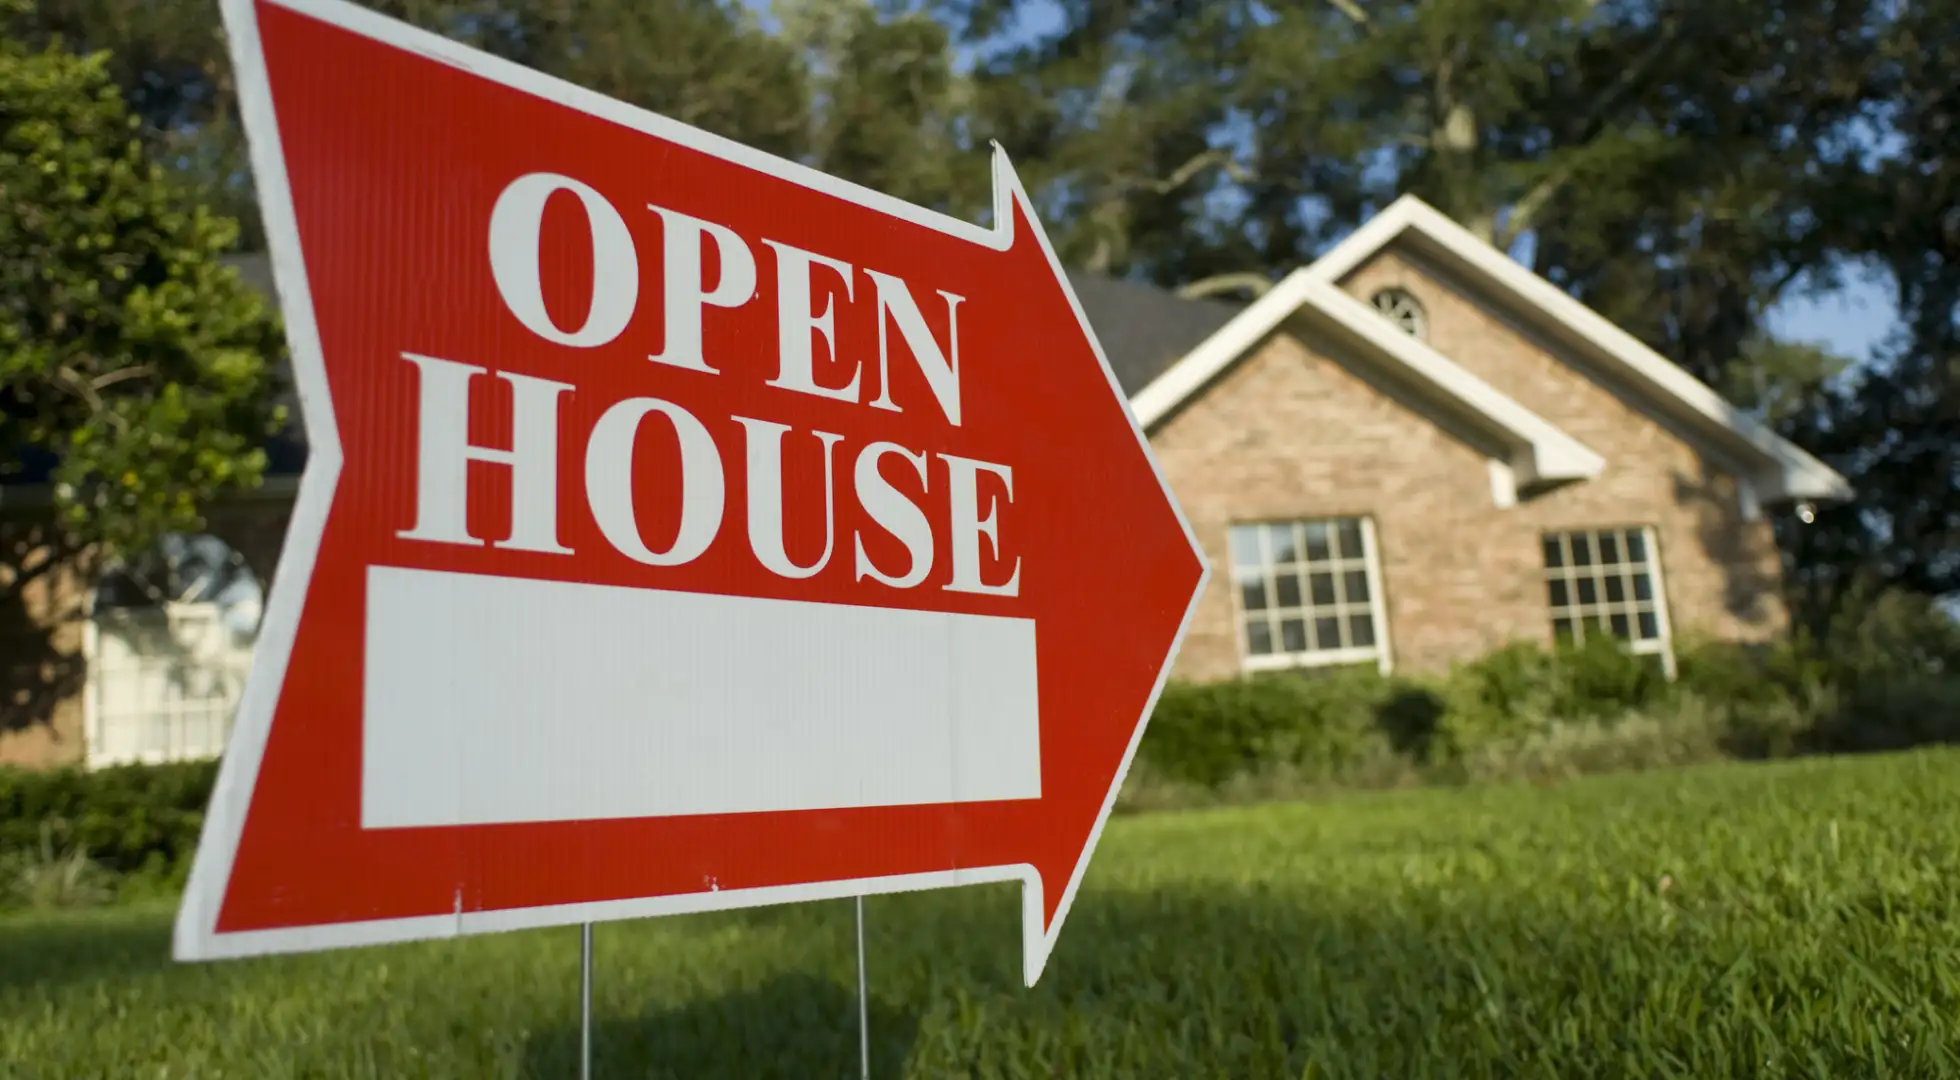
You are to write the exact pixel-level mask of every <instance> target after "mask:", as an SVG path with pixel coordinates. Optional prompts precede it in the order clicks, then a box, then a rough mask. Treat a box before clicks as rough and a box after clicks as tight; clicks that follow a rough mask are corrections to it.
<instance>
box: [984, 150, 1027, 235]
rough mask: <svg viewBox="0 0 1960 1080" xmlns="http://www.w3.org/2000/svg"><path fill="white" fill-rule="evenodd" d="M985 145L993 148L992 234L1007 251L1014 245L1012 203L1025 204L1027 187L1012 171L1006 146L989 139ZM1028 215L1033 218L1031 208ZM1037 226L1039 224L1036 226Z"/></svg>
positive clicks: (1012, 167)
mask: <svg viewBox="0 0 1960 1080" xmlns="http://www.w3.org/2000/svg"><path fill="white" fill-rule="evenodd" d="M987 145H989V146H991V147H993V150H994V236H995V237H996V239H997V242H998V243H999V245H1000V250H1002V251H1007V250H1009V249H1011V248H1012V247H1013V246H1014V235H1015V233H1014V217H1015V212H1014V204H1015V202H1016V201H1017V200H1018V201H1019V202H1021V203H1023V204H1026V203H1027V201H1028V193H1027V189H1026V188H1023V187H1022V186H1021V177H1020V174H1018V173H1016V172H1015V171H1014V163H1013V162H1012V161H1010V160H1008V157H1007V148H1006V147H1004V146H1002V145H1001V144H1000V143H999V142H998V141H996V140H992V139H989V140H988V141H987ZM1028 217H1029V219H1030V220H1032V219H1033V217H1034V213H1033V208H1031V207H1030V208H1029V213H1028ZM1037 227H1039V226H1037Z"/></svg>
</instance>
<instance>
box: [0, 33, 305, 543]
mask: <svg viewBox="0 0 1960 1080" xmlns="http://www.w3.org/2000/svg"><path fill="white" fill-rule="evenodd" d="M22 10H23V9H22V6H21V5H20V4H19V3H15V4H14V5H13V11H12V12H4V13H0V14H15V15H18V14H20V13H21V11H22ZM136 127H137V122H136V121H135V120H134V118H132V117H131V115H130V114H129V112H128V110H127V108H126V107H125V105H124V103H123V101H122V98H121V95H120V94H119V93H118V92H117V90H116V88H115V86H114V85H113V84H112V83H111V81H110V77H109V67H108V63H107V61H106V60H105V58H103V57H101V56H99V55H97V56H89V57H83V56H77V55H74V54H72V53H69V52H67V51H64V50H63V49H62V48H61V47H60V46H59V43H53V44H49V45H45V46H40V47H30V46H29V45H27V44H25V43H24V42H22V41H21V40H20V39H18V38H13V37H8V38H5V39H0V192H4V197H0V446H4V448H5V459H4V460H5V461H6V463H7V467H8V468H13V469H19V468H21V467H23V466H29V467H31V466H32V465H34V464H35V463H36V462H37V461H38V462H52V463H53V478H54V480H55V491H56V502H57V507H58V509H59V514H60V518H61V521H62V522H63V524H64V525H65V526H67V528H68V529H69V530H70V532H71V538H72V539H73V540H74V541H76V542H78V543H89V544H96V545H99V546H100V547H101V548H102V549H103V550H104V551H106V552H116V551H123V552H127V551H132V550H137V549H140V548H142V547H144V546H145V545H146V544H147V543H148V542H149V541H150V540H151V539H153V538H154V537H156V536H157V535H158V534H160V533H162V532H165V531H169V530H176V529H189V528H195V527H196V526H197V525H198V523H199V508H200V507H201V506H202V505H205V504H206V503H208V501H209V500H211V499H212V498H214V497H216V496H218V495H220V494H221V493H223V492H225V491H228V490H236V489H239V488H244V487H249V486H251V485H254V484H256V483H257V482H258V481H259V479H260V477H261V474H262V472H263V470H264V467H265V451H264V449H263V448H262V447H263V444H264V442H265V440H266V439H267V437H268V436H270V435H271V434H273V432H274V431H275V430H276V427H277V425H278V423H279V422H280V421H281V419H282V417H281V416H280V414H279V410H278V409H277V408H276V407H274V406H273V405H272V404H271V399H272V395H273V390H274V386H273V376H272V368H271V358H273V357H275V356H276V355H277V354H278V352H279V350H280V349H281V347H282V345H281V337H280V333H279V330H278V328H277V326H276V324H275V322H274V319H273V318H272V316H271V315H270V313H269V312H268V311H267V308H266V305H265V303H264V301H263V300H262V299H261V298H260V296H259V295H258V294H257V293H256V292H255V291H254V290H252V289H251V288H249V287H247V286H245V285H244V284H242V283H241V282H240V281H239V280H238V279H237V276H236V274H235V273H234V272H233V271H231V270H230V269H229V268H226V267H224V266H222V265H221V264H220V262H219V260H218V256H219V254H220V253H221V252H223V251H224V250H226V249H227V247H229V246H230V244H231V243H232V241H233V239H234V236H235V233H236V226H235V225H234V224H233V223H232V222H231V221H229V220H227V219H225V218H222V217H219V216H217V215H215V214H212V213H211V212H209V211H207V210H205V209H203V208H202V207H199V206H197V205H195V204H194V203H193V202H191V201H190V200H189V199H187V198H186V194H185V192H184V191H183V190H182V188H181V187H180V186H179V185H177V184H175V183H173V182H172V180H171V179H170V178H169V177H168V176H167V175H166V174H165V172H164V170H163V169H162V168H160V167H159V166H158V165H157V164H155V163H154V162H153V161H151V160H149V158H148V156H147V155H146V153H145V150H144V147H143V145H142V143H141V142H140V141H139V140H138V139H137V138H136Z"/></svg>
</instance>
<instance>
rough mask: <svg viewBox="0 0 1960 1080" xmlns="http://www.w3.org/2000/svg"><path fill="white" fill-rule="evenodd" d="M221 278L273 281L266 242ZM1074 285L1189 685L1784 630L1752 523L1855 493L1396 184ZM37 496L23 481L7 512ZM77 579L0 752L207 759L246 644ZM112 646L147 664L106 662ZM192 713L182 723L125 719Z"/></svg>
mask: <svg viewBox="0 0 1960 1080" xmlns="http://www.w3.org/2000/svg"><path fill="white" fill-rule="evenodd" d="M241 270H242V271H243V272H244V273H245V274H246V275H247V277H248V278H251V279H253V280H255V281H257V282H259V283H260V284H261V285H262V287H265V288H267V289H270V287H271V282H270V275H269V273H268V271H267V268H266V266H265V264H264V262H263V260H254V259H246V260H241ZM1073 286H1074V289H1075V292H1076V296H1077V299H1078V301H1079V302H1080V304H1081V306H1082V309H1083V311H1084V312H1085V313H1086V314H1087V316H1088V318H1089V321H1090V322H1091V324H1092V325H1093V326H1094V327H1095V329H1096V331H1097V335H1098V337H1099V338H1100V339H1101V342H1102V346H1103V349H1104V352H1105V354H1106V355H1107V356H1108V358H1109V361H1110V364H1111V366H1112V367H1113V368H1114V369H1115V372H1116V375H1117V378H1118V381H1119V382H1120V383H1121V384H1122V386H1123V389H1124V390H1125V391H1126V392H1127V393H1128V394H1129V395H1130V399H1131V405H1132V409H1133V411H1134V412H1135V413H1136V416H1137V419H1138V421H1139V422H1140V423H1142V424H1143V425H1144V426H1145V428H1146V430H1147V431H1148V433H1149V437H1150V441H1151V443H1152V446H1153V447H1154V449H1155V451H1156V453H1157V456H1158V460H1159V463H1160V464H1161V466H1162V468H1163V470H1164V473H1165V475H1166V477H1167V478H1168V480H1169V481H1170V484H1171V486H1172V488H1173V489H1174V490H1175V492H1176V493H1177V496H1178V498H1179V500H1180V501H1181V502H1182V503H1183V506H1184V509H1185V512H1186V514H1187V516H1188V517H1189V519H1190V522H1191V524H1192V526H1193V528H1194V529H1195V530H1196V532H1197V535H1198V538H1199V540H1200V542H1201V543H1202V544H1203V545H1204V548H1205V551H1206V553H1207V555H1208V556H1209V558H1210V560H1211V562H1212V566H1213V577H1212V584H1211V586H1210V589H1209V591H1208V592H1207V594H1206V596H1205V597H1204V598H1203V600H1202V601H1201V604H1200V608H1199V610H1198V612H1197V614H1196V617H1195V618H1194V620H1193V622H1192V624H1191V627H1190V630H1189V634H1188V636H1187V637H1186V639H1185V643H1184V648H1183V651H1182V653H1181V654H1180V656H1179V659H1178V662H1177V668H1176V674H1178V675H1180V676H1183V677H1186V678H1194V679H1214V678H1225V677H1231V676H1235V675H1238V674H1240V673H1243V672H1247V671H1256V670H1263V669H1275V668H1286V667H1296V666H1316V665H1326V664H1337V663H1363V664H1375V665H1377V666H1379V667H1380V669H1381V670H1384V671H1388V670H1412V671H1422V670H1436V669H1440V668H1444V667H1447V666H1448V665H1449V664H1450V663H1452V662H1454V661H1459V660H1465V659H1470V658H1473V657H1475V656H1478V655H1481V654H1483V653H1485V652H1487V651H1488V650H1490V649H1492V648H1495V647H1497V646H1499V645H1502V644H1504V643H1506V642H1508V641H1512V640H1516V639H1527V640H1536V641H1545V642H1549V641H1551V640H1552V639H1553V638H1554V637H1555V636H1559V635H1564V636H1570V637H1574V638H1583V637H1585V636H1587V635H1589V634H1601V633H1606V634H1612V635H1615V636H1617V637H1619V638H1620V639H1621V640H1623V641H1625V642H1627V643H1628V644H1629V646H1630V647H1631V648H1632V649H1634V650H1635V651H1637V652H1642V653H1646V654H1651V655H1653V656H1655V657H1657V658H1658V659H1659V660H1660V661H1661V662H1662V663H1663V664H1664V665H1665V666H1667V667H1668V668H1670V669H1671V668H1672V666H1673V643H1674V641H1675V640H1676V639H1677V638H1679V637H1680V636H1682V635H1684V634H1689V633H1694V634H1700V635H1705V636H1709V637H1718V638H1722V639H1727V640H1739V641H1752V640H1763V639H1766V638H1769V637H1771V636H1773V635H1775V634H1777V633H1779V632H1780V631H1781V630H1782V629H1783V626H1784V622H1785V613H1784V610H1783V607H1782V599H1781V590H1780V584H1781V581H1780V578H1781V567H1780V563H1779V560H1778V554H1777V550H1776V546H1775V544H1774V542H1773V540H1772V537H1771V532H1770V522H1769V520H1768V518H1767V515H1769V514H1771V513H1776V512H1783V510H1784V508H1786V507H1791V506H1799V507H1800V506H1802V505H1803V504H1806V503H1810V502H1816V501H1824V500H1833V499H1842V498H1845V497H1846V496H1848V494H1849V488H1848V486H1847V484H1846V483H1845V481H1844V479H1843V477H1841V476H1839V475H1838V474H1837V473H1835V472H1833V471H1832V470H1831V469H1829V468H1828V467H1826V466H1824V465H1823V464H1822V463H1820V462H1818V461H1817V460H1816V459H1815V458H1813V457H1811V456H1810V455H1808V454H1806V453H1805V452H1804V451H1802V450H1801V449H1799V448H1798V447H1796V446H1793V445H1791V444H1790V443H1789V442H1787V441H1786V440H1784V439H1781V438H1779V437H1778V436H1776V435H1775V434H1774V433H1772V432H1770V431H1769V430H1767V429H1766V428H1764V427H1762V426H1761V425H1759V424H1758V423H1756V422H1755V421H1753V420H1752V419H1751V418H1750V417H1748V416H1747V415H1745V414H1744V413H1742V412H1741V411H1739V410H1738V409H1736V408H1735V407H1734V406H1733V405H1731V404H1730V403H1728V402H1726V401H1724V400H1723V399H1722V398H1721V397H1720V396H1718V395H1717V394H1716V393H1714V392H1713V391H1712V390H1710V389H1709V388H1708V387H1707V386H1705V385H1704V384H1702V383H1700V382H1698V381H1696V380H1695V379H1694V378H1692V377H1691V376H1689V375H1687V374H1686V373H1685V372H1683V371H1682V370H1681V369H1680V368H1678V367H1676V366H1675V365H1673V364H1672V363H1670V362H1668V361H1667V360H1666V359H1665V358H1663V357H1661V356H1659V355H1658V354H1656V353H1654V352H1653V351H1652V350H1650V349H1648V348H1647V347H1646V346H1644V345H1642V344H1640V343H1639V342H1638V341H1636V340H1635V339H1634V338H1633V337H1632V336H1631V335H1629V334H1627V333H1626V332H1625V331H1623V330H1621V329H1619V328H1618V327H1616V326H1614V325H1613V324H1611V323H1610V322H1608V321H1606V320H1605V319H1603V318H1601V317H1600V316H1599V315H1597V314H1596V313H1594V312H1593V311H1591V310H1590V309H1588V308H1586V307H1585V306H1584V305H1583V304H1581V303H1579V302H1578V301H1576V300H1574V299H1572V298H1571V297H1570V296H1568V295H1567V294H1565V293H1564V292H1562V291H1560V290H1559V289H1558V288H1556V287H1555V286H1553V285H1552V284H1551V283H1549V282H1547V281H1545V280H1544V279H1542V278H1540V277H1538V276H1536V275H1534V274H1533V273H1531V272H1530V271H1529V270H1527V269H1525V268H1524V267H1522V266H1521V265H1519V264H1518V263H1516V262H1514V261H1513V260H1511V259H1510V258H1508V257H1507V256H1505V255H1503V254H1502V253H1500V252H1498V251H1497V250H1496V249H1494V248H1492V247H1490V246H1489V245H1487V244H1485V243H1484V242H1482V241H1480V240H1478V239H1477V238H1475V237H1474V236H1473V235H1471V234H1470V233H1469V232H1467V231H1466V230H1464V229H1462V228H1461V227H1459V226H1457V225H1456V224H1455V223H1453V222H1451V221H1450V220H1448V219H1447V218H1445V217H1444V216H1443V215H1441V214H1440V213H1438V212H1437V211H1435V210H1434V209H1432V208H1430V207H1429V206H1427V205H1426V204H1424V203H1422V202H1421V201H1419V200H1417V199H1414V198H1404V199H1401V200H1399V201H1397V202H1396V203H1395V204H1394V205H1392V206H1390V207H1389V208H1388V209H1386V210H1384V211H1383V212H1381V213H1380V214H1378V215H1377V216H1376V217H1375V218H1373V219H1372V220H1370V221H1369V222H1368V223H1367V224H1366V225H1365V226H1364V227H1362V228H1361V229H1359V230H1357V231H1356V232H1355V233H1354V234H1352V235H1351V236H1350V237H1349V238H1348V239H1347V240H1345V241H1344V242H1342V243H1341V244H1339V245H1338V246H1337V247H1335V248H1334V249H1333V250H1332V251H1330V252H1328V253H1327V254H1326V255H1324V256H1323V257H1321V258H1320V259H1319V260H1317V261H1315V262H1314V263H1313V264H1311V265H1309V266H1307V267H1304V268H1302V269H1299V270H1297V271H1295V272H1293V273H1292V274H1291V275H1289V276H1287V277H1286V278H1285V279H1283V280H1282V281H1280V282H1279V283H1278V284H1277V285H1275V286H1274V287H1273V288H1272V289H1271V290H1270V291H1269V292H1267V293H1266V294H1265V295H1263V296H1262V297H1260V298H1259V299H1258V300H1257V301H1255V302H1253V303H1251V304H1249V305H1236V304H1227V303H1222V302H1218V301H1211V300H1184V299H1179V298H1177V297H1175V296H1172V295H1170V294H1168V293H1165V292H1163V291H1161V290H1158V289H1155V288H1152V287H1149V286H1141V285H1136V284H1132V283H1127V282H1119V281H1112V280H1109V279H1104V278H1096V277H1091V276H1086V275H1074V276H1073ZM302 458H303V446H300V445H298V444H297V443H290V444H288V445H286V446H284V448H283V450H282V452H281V454H280V455H279V461H277V462H276V463H275V464H276V465H278V466H279V468H278V469H277V470H276V471H277V475H275V476H274V477H273V478H272V479H271V481H270V482H269V483H268V484H267V485H266V487H265V489H264V490H263V491H261V492H259V493H256V494H255V495H254V496H252V497H250V498H246V499H241V500H239V501H237V502H235V503H232V504H229V505H226V506H224V507H220V508H218V509H217V510H216V511H214V512H213V513H212V514H211V515H210V516H211V521H212V525H211V529H212V532H213V533H214V534H216V535H218V536H220V537H222V538H223V539H224V540H225V541H226V542H227V543H228V544H229V545H230V546H231V547H232V548H233V549H234V550H235V551H236V552H237V553H238V554H239V555H240V556H242V561H243V562H244V564H245V565H246V566H248V567H249V568H250V570H251V571H252V576H255V577H256V578H257V579H258V580H261V581H264V580H270V578H271V577H272V573H273V570H274V567H275V564H276V562H277V557H278V551H279V543H280V537H281V536H282V535H283V532H284V525H285V516H286V513H287V512H288V509H289V507H290V505H291V498H292V494H293V491H294V487H295V480H296V476H297V467H298V462H299V461H300V460H301V459H302ZM42 498H44V496H42ZM34 502H35V494H34V492H33V490H32V488H31V485H30V486H28V487H25V488H23V487H21V486H19V485H16V486H14V487H11V488H9V489H8V490H7V492H6V495H5V498H4V499H0V512H4V511H5V508H6V507H7V506H23V505H24V506H26V507H27V508H28V512H29V513H31V511H32V507H33V505H34ZM64 590H65V593H64ZM57 594H62V595H57ZM78 598H79V589H78V587H77V586H76V585H75V584H74V583H73V582H66V583H63V582H60V581H56V582H46V581H43V582H38V583H36V585H35V587H34V588H32V589H29V590H26V591H25V592H24V593H23V595H22V596H21V597H20V602H21V603H22V604H24V605H25V606H24V608H23V610H22V612H19V613H16V616H15V622H16V624H17V625H18V623H19V621H20V619H21V618H23V617H24V618H25V619H26V620H27V621H29V622H32V623H35V624H37V626H38V630H39V632H40V633H42V635H43V637H44V638H45V641H44V642H43V645H42V649H43V652H44V653H45V654H46V655H47V656H52V657H55V658H56V660H55V661H52V662H51V661H46V660H45V659H41V660H37V661H36V663H39V664H42V665H43V667H46V665H47V664H48V663H53V667H54V668H55V669H59V670H61V671H63V672H73V671H79V672H80V675H79V677H78V678H76V679H71V680H70V682H71V684H70V685H68V686H66V688H65V689H63V688H57V689H56V690H55V691H54V692H52V693H47V694H43V695H41V697H40V698H39V699H37V700H36V701H35V703H34V705H33V711H34V713H35V715H33V716H31V717H29V720H30V721H31V722H27V723H22V722H20V721H19V720H14V721H11V722H9V723H8V724H6V725H0V763H5V762H10V761H12V762H24V763H52V762H60V761H74V760H86V761H89V762H90V763H93V764H101V763H108V762H111V761H117V760H129V759H131V758H150V759H154V758H157V757H170V756H197V755H199V754H208V753H214V752H216V750H215V749H214V747H221V746H222V738H223V734H224V728H225V726H226V725H227V724H228V720H229V709H230V705H231V703H232V702H233V701H235V694H236V687H237V685H238V682H239V680H240V679H241V678H242V672H243V668H242V666H241V661H240V657H241V656H249V640H245V641H243V642H242V643H238V642H234V643H233V644H232V645H230V646H225V647H216V648H214V649H213V650H212V654H213V658H212V659H209V660H202V661H198V662H199V663H203V664H205V665H206V666H207V667H210V668H212V669H213V670H217V669H222V671H223V674H224V677H223V678H218V679H213V680H207V682H206V683H205V684H204V685H205V686H206V690H205V691H204V692H203V696H202V698H201V699H199V700H197V701H194V702H190V703H189V704H186V703H185V701H184V700H182V699H183V697H184V695H183V693H181V692H180V691H181V687H179V688H178V690H172V689H170V686H177V684H181V683H183V682H184V681H185V680H183V679H182V678H181V677H175V676H173V678H175V682H173V683H170V686H166V685H165V683H163V682H157V681H156V680H152V684H145V683H142V678H143V676H141V674H140V671H141V670H145V668H144V665H145V664H146V663H148V661H147V660H145V654H144V649H145V648H146V646H144V645H143V644H142V641H143V640H146V639H145V638H144V637H143V635H141V634H135V633H129V632H125V631H124V630H119V629H117V628H116V627H117V626H118V625H121V624H117V623H115V620H116V619H123V620H124V622H127V621H128V619H129V618H131V617H132V616H131V615H130V614H129V613H128V612H126V611H124V612H121V613H119V614H117V613H105V612H103V611H101V610H98V611H97V612H96V613H95V614H94V615H93V616H81V615H76V616H73V617H68V618H63V617H60V615H59V613H60V612H63V611H70V612H77V613H79V612H81V611H83V610H84V609H85V608H86V607H87V606H88V605H83V604H80V603H75V602H74V601H76V600H77V599H78ZM64 600H65V601H66V602H65V603H64ZM94 606H96V607H98V608H100V607H101V606H102V605H100V604H98V605H94ZM178 607H179V608H182V609H183V610H184V611H189V610H190V608H189V607H187V606H185V605H179V606H178ZM173 610H175V609H173ZM200 610H201V609H200ZM139 614H140V617H141V618H143V619H149V620H151V621H152V622H157V621H158V620H160V619H161V618H162V617H161V616H157V615H155V614H153V613H139ZM182 618H184V619H190V620H191V621H192V622H196V619H192V618H191V616H190V615H183V616H182ZM197 618H198V619H203V620H205V621H204V623H198V624H197V625H205V624H206V623H209V621H210V619H211V616H210V615H209V613H208V612H207V613H205V614H200V615H197ZM51 623H52V624H53V625H52V628H51V630H50V624H51ZM147 632H148V633H149V634H150V636H151V638H154V636H155V628H154V627H151V628H150V630H149V631H147ZM105 642H106V643H109V644H110V645H113V646H114V647H115V648H118V649H121V650H122V652H121V653H118V654H116V655H117V656H119V657H121V661H120V662H121V663H123V664H124V666H126V667H129V668H130V669H131V670H134V671H138V672H139V674H137V675H133V676H130V677H129V679H123V678H122V677H121V676H115V675H113V673H110V672H105V671H104V670H102V669H103V668H104V666H105V660H106V659H107V657H108V656H109V652H108V645H105ZM179 651H180V652H181V650H179ZM77 658H79V660H80V663H77V662H76V660H77ZM178 662H179V664H180V666H181V657H179V658H178ZM15 666H16V667H19V666H21V664H20V662H19V661H18V660H16V661H15ZM152 666H154V665H152ZM119 680H120V681H119ZM130 680H134V681H130ZM146 687H148V689H146ZM158 687H162V689H157V688H158ZM172 693H176V694H177V695H178V696H177V697H175V698H173V697H171V694H172ZM119 695H120V696H119ZM15 699H16V704H17V705H18V704H19V703H21V702H23V701H26V700H27V699H25V698H22V697H21V696H20V695H19V694H18V693H16V694H15ZM115 701H121V702H125V703H126V704H125V705H124V706H123V707H122V708H121V709H120V711H118V709H116V708H113V707H112V702H115ZM186 715H195V716H196V717H198V723H200V724H202V725H203V727H202V728H201V729H200V730H201V731H202V732H203V734H201V735H199V736H198V737H195V738H182V737H164V738H145V737H143V736H142V735H140V734H132V732H134V731H136V729H139V728H140V729H143V730H152V729H156V730H161V729H167V728H169V727H170V725H172V724H177V725H179V726H182V724H183V719H182V718H183V717H184V716H186ZM213 718H216V719H215V721H214V719H213ZM159 748H160V749H159Z"/></svg>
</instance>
